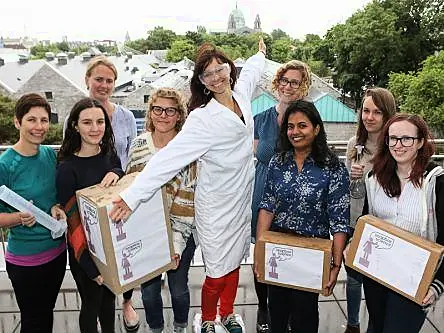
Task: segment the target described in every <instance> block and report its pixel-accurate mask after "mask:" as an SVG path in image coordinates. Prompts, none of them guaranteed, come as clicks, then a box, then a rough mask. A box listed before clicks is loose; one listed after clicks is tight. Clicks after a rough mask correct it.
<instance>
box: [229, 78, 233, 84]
mask: <svg viewBox="0 0 444 333" xmlns="http://www.w3.org/2000/svg"><path fill="white" fill-rule="evenodd" d="M230 85H233V78H232V77H231V76H230Z"/></svg>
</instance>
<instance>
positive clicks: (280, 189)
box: [259, 151, 350, 238]
mask: <svg viewBox="0 0 444 333" xmlns="http://www.w3.org/2000/svg"><path fill="white" fill-rule="evenodd" d="M259 208H262V209H265V210H267V211H269V212H271V213H273V214H274V217H273V220H272V223H271V228H270V229H271V230H275V231H281V232H291V233H296V234H299V235H303V236H309V237H320V238H329V233H331V234H335V233H337V232H345V233H348V231H349V219H350V197H349V175H348V172H347V169H346V167H345V165H344V164H343V163H342V162H340V163H339V165H338V166H337V167H328V166H325V167H323V168H320V167H319V166H317V165H316V164H315V161H314V160H313V158H312V157H311V156H308V157H307V158H306V160H305V161H304V165H303V167H302V170H301V172H299V171H298V167H297V165H296V162H295V161H294V159H293V152H292V151H289V152H285V153H281V154H276V155H274V156H273V158H272V159H271V161H270V164H269V166H268V174H267V180H266V182H265V188H264V195H263V197H262V202H261V204H260V206H259Z"/></svg>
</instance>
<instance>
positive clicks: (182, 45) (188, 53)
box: [166, 39, 196, 62]
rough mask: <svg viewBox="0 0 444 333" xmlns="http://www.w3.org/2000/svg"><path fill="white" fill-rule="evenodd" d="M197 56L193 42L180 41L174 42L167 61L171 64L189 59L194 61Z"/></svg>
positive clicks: (187, 40)
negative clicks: (184, 58) (185, 58)
mask: <svg viewBox="0 0 444 333" xmlns="http://www.w3.org/2000/svg"><path fill="white" fill-rule="evenodd" d="M195 54H196V47H195V46H194V43H193V41H191V40H189V39H178V40H175V41H174V42H172V44H171V48H170V49H169V50H168V53H167V56H166V60H167V61H171V62H178V61H180V60H182V59H183V57H187V58H188V59H192V60H194V57H195Z"/></svg>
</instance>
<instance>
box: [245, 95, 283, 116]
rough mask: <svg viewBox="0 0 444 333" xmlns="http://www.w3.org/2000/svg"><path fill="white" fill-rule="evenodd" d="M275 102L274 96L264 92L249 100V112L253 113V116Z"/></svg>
mask: <svg viewBox="0 0 444 333" xmlns="http://www.w3.org/2000/svg"><path fill="white" fill-rule="evenodd" d="M276 104H277V100H276V98H274V97H273V96H271V95H269V94H267V93H266V92H264V93H263V94H261V95H259V96H258V97H256V98H255V99H254V100H253V101H251V112H252V113H253V116H255V115H257V114H259V113H261V112H264V111H265V110H267V109H269V108H271V107H272V106H273V105H276Z"/></svg>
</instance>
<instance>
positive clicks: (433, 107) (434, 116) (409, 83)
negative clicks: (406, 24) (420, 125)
mask: <svg viewBox="0 0 444 333" xmlns="http://www.w3.org/2000/svg"><path fill="white" fill-rule="evenodd" d="M422 65H423V66H422V69H420V70H419V71H417V73H416V74H414V73H409V74H403V73H392V74H390V81H389V89H390V90H391V91H392V92H393V93H394V95H395V97H396V98H397V100H398V102H399V106H400V109H401V111H402V112H408V113H415V114H419V115H421V116H422V117H423V118H424V119H425V120H426V121H427V123H428V124H429V125H431V126H432V127H434V128H436V129H437V130H438V131H441V133H444V51H440V52H439V53H438V54H437V55H433V56H430V57H428V58H427V59H426V60H425V61H424V62H423V64H422Z"/></svg>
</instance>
